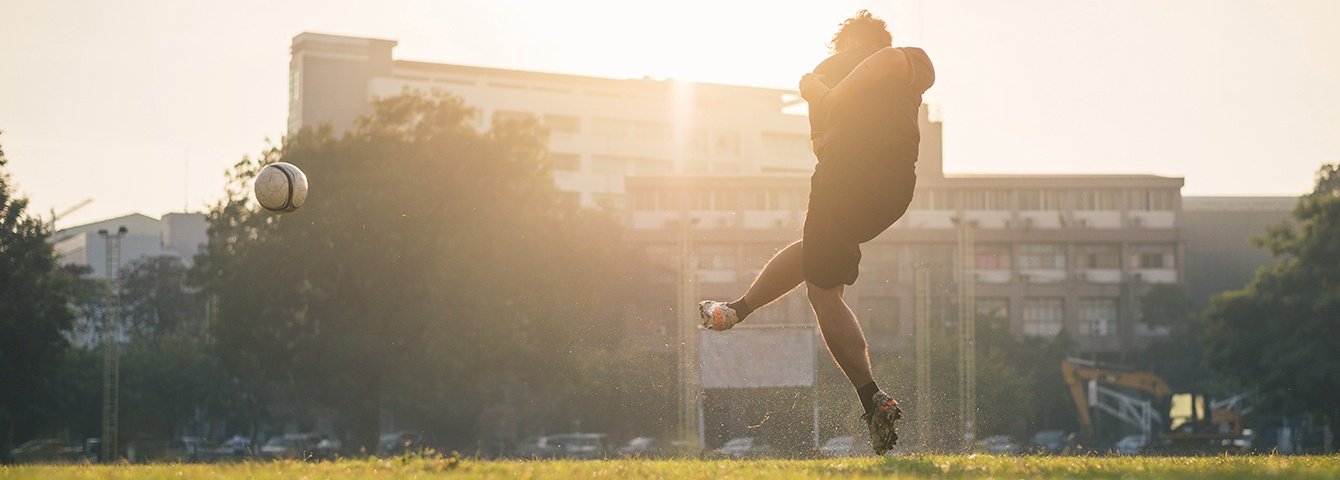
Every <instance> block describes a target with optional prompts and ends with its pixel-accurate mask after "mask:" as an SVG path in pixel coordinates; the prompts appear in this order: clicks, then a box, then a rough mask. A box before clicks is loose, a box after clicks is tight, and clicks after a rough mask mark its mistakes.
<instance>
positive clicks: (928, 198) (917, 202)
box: [908, 190, 958, 210]
mask: <svg viewBox="0 0 1340 480" xmlns="http://www.w3.org/2000/svg"><path fill="white" fill-rule="evenodd" d="M957 194H958V192H955V191H950V190H924V191H922V192H920V193H919V194H918V195H913V196H912V204H911V205H910V206H909V207H908V208H910V209H914V210H955V209H957V208H958V195H957Z"/></svg>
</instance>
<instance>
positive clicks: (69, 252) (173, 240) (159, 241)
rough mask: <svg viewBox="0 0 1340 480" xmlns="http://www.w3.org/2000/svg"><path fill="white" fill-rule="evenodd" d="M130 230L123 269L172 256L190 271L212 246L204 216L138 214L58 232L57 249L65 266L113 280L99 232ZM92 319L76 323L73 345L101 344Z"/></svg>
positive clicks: (123, 249) (123, 242) (124, 240)
mask: <svg viewBox="0 0 1340 480" xmlns="http://www.w3.org/2000/svg"><path fill="white" fill-rule="evenodd" d="M121 227H126V235H125V236H124V237H122V239H121V267H122V268H125V266H127V265H130V264H132V263H134V262H135V261H137V260H140V259H144V258H150V257H158V256H165V255H166V256H171V257H176V258H180V259H181V261H182V263H183V264H184V265H186V266H187V267H190V266H191V265H192V264H194V263H195V255H196V254H197V253H201V252H202V251H203V249H204V248H205V246H206V245H207V244H208V242H209V236H208V230H207V229H208V224H207V220H206V218H205V215H204V214H203V213H169V214H165V215H163V216H162V217H160V218H158V219H155V218H153V217H150V216H147V215H142V214H138V213H134V214H130V215H125V216H121V217H116V218H110V219H107V220H101V221H97V222H92V223H86V224H83V225H79V226H75V227H69V228H63V229H60V230H57V231H56V232H55V233H54V234H52V236H51V242H52V246H53V249H54V250H55V252H56V255H57V257H58V258H59V262H60V264H61V265H78V266H86V267H89V268H90V269H91V270H92V271H91V272H90V276H91V277H93V278H97V279H103V280H110V279H111V278H112V272H108V270H107V240H106V239H104V238H103V237H102V235H99V234H98V232H99V231H101V230H105V231H106V232H107V233H109V234H115V233H116V232H117V230H118V229H120V228H121ZM91 321H92V319H87V318H80V319H76V321H75V325H74V327H73V328H72V329H71V332H70V341H71V343H73V344H75V345H79V346H83V347H90V346H92V345H94V344H96V343H97V341H98V339H97V338H96V329H95V328H93V327H94V326H93V325H92V324H91V323H90V322H91Z"/></svg>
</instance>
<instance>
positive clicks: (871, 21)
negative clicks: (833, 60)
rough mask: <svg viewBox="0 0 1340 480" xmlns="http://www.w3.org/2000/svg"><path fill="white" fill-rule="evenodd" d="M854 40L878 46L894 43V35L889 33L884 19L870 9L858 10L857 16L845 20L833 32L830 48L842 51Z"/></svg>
mask: <svg viewBox="0 0 1340 480" xmlns="http://www.w3.org/2000/svg"><path fill="white" fill-rule="evenodd" d="M853 40H855V41H859V42H860V43H863V44H869V45H873V46H876V47H888V46H892V45H893V35H890V34H889V29H888V26H887V25H885V23H884V20H882V19H880V18H879V17H876V16H875V15H874V14H873V13H870V11H869V10H861V11H859V12H856V16H854V17H851V18H848V19H846V20H843V21H842V23H841V24H839V25H838V31H837V33H834V34H833V39H832V40H829V41H828V48H829V49H830V50H832V51H834V52H840V51H842V50H845V49H846V48H847V47H848V46H849V45H851V44H852V41H853Z"/></svg>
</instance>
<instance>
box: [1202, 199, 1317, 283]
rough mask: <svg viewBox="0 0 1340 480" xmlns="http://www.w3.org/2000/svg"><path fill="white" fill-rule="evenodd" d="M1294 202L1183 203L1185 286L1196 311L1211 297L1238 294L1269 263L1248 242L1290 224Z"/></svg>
mask: <svg viewBox="0 0 1340 480" xmlns="http://www.w3.org/2000/svg"><path fill="white" fill-rule="evenodd" d="M1297 203H1298V198H1297V197H1187V198H1185V199H1183V201H1182V238H1183V240H1184V241H1185V243H1186V285H1187V291H1188V293H1189V294H1190V295H1191V301H1192V303H1193V304H1194V305H1195V307H1196V308H1197V309H1201V308H1205V307H1206V306H1208V305H1209V303H1210V298H1212V297H1213V296H1214V294H1216V293H1220V292H1224V291H1227V290H1238V289H1241V288H1242V287H1244V286H1246V285H1247V284H1248V283H1250V282H1251V281H1252V278H1253V277H1254V276H1255V275H1256V269H1258V268H1260V267H1262V266H1265V265H1269V264H1271V263H1273V262H1274V258H1272V257H1271V256H1270V253H1268V252H1266V251H1265V250H1262V249H1259V248H1256V246H1254V245H1252V244H1251V239H1252V238H1254V237H1259V236H1261V235H1263V234H1265V232H1266V228H1268V227H1270V226H1273V225H1278V224H1280V223H1281V222H1284V221H1286V220H1289V219H1291V218H1292V212H1293V207H1294V206H1295V205H1296V204H1297Z"/></svg>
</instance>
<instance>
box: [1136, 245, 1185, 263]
mask: <svg viewBox="0 0 1340 480" xmlns="http://www.w3.org/2000/svg"><path fill="white" fill-rule="evenodd" d="M1132 250H1134V253H1132V254H1131V265H1132V266H1133V267H1135V268H1173V267H1174V266H1175V264H1174V262H1173V247H1172V246H1171V245H1137V246H1134V247H1132Z"/></svg>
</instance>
